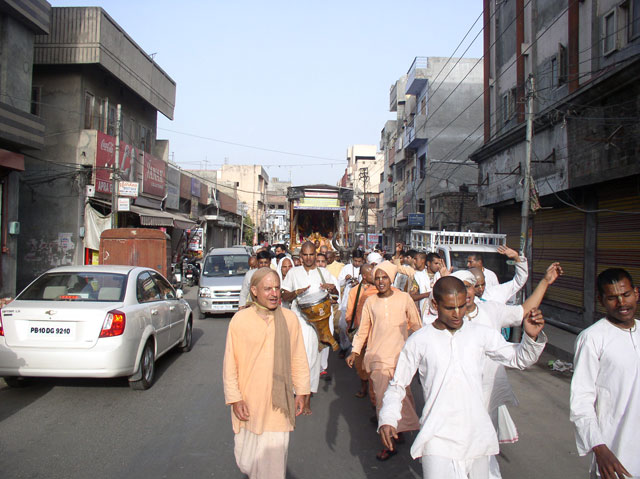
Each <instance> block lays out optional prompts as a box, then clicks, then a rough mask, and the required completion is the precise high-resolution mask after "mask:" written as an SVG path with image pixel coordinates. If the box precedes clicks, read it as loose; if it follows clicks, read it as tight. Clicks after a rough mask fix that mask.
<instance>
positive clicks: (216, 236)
mask: <svg viewBox="0 0 640 479" xmlns="http://www.w3.org/2000/svg"><path fill="white" fill-rule="evenodd" d="M185 173H186V174H188V175H192V176H193V178H194V179H196V180H198V181H200V182H201V183H203V184H206V185H207V187H208V188H209V191H210V200H209V202H208V204H207V205H203V208H202V210H201V214H200V217H199V219H200V225H201V227H202V228H203V230H204V231H203V234H204V240H203V241H204V245H205V251H208V250H209V249H211V248H228V247H230V246H233V245H237V244H240V236H241V235H240V225H241V217H242V211H241V209H240V205H239V204H238V195H237V187H236V186H235V183H228V182H227V183H224V184H222V183H219V182H218V175H217V171H216V170H186V171H185Z"/></svg>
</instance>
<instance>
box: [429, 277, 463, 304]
mask: <svg viewBox="0 0 640 479" xmlns="http://www.w3.org/2000/svg"><path fill="white" fill-rule="evenodd" d="M448 294H452V295H454V296H457V295H459V294H464V295H465V296H466V294H467V288H466V287H465V285H464V283H463V282H462V281H460V280H459V279H458V278H455V277H453V276H445V277H444V278H440V279H439V280H438V281H436V284H435V285H434V287H433V299H435V300H436V302H439V301H442V298H443V297H444V296H446V295H448Z"/></svg>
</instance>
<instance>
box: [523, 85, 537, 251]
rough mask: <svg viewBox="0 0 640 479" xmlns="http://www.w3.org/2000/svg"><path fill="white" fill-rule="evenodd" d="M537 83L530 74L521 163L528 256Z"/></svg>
mask: <svg viewBox="0 0 640 479" xmlns="http://www.w3.org/2000/svg"><path fill="white" fill-rule="evenodd" d="M535 91H536V90H535V83H534V79H533V75H529V88H528V92H527V112H526V115H527V138H526V144H525V147H526V150H525V155H524V164H523V165H521V170H522V176H523V178H522V179H523V181H522V184H523V188H524V189H523V194H522V212H521V223H520V256H526V253H527V237H528V235H529V197H530V195H531V184H530V181H531V141H532V138H533V98H534V96H535ZM529 259H530V258H529Z"/></svg>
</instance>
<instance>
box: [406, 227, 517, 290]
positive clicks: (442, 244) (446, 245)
mask: <svg viewBox="0 0 640 479" xmlns="http://www.w3.org/2000/svg"><path fill="white" fill-rule="evenodd" d="M506 242H507V237H506V235H504V234H497V233H473V232H459V231H427V230H413V231H411V248H413V249H415V250H418V251H425V252H428V253H429V252H433V253H437V254H438V256H440V257H441V258H442V259H443V260H444V263H445V265H446V267H447V268H451V267H453V270H454V271H456V270H459V269H467V258H468V257H469V255H470V254H473V253H481V254H482V258H483V264H484V267H485V268H488V269H490V270H491V271H493V272H494V273H496V275H497V276H498V279H499V280H500V282H504V281H509V280H510V279H511V278H513V275H514V267H513V266H512V265H510V264H509V263H508V262H507V259H506V258H505V257H504V256H503V255H501V254H500V253H498V252H497V249H498V246H500V245H506Z"/></svg>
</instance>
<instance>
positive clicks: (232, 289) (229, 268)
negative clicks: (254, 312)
mask: <svg viewBox="0 0 640 479" xmlns="http://www.w3.org/2000/svg"><path fill="white" fill-rule="evenodd" d="M247 271H249V254H247V252H246V250H244V249H242V248H213V249H211V250H209V252H208V253H207V256H205V258H204V262H203V264H202V273H201V274H200V284H199V288H198V306H199V307H200V312H201V313H202V315H203V316H206V315H207V314H224V313H233V312H236V311H238V301H239V299H240V289H241V288H242V280H243V279H244V275H245V273H246V272H247Z"/></svg>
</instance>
